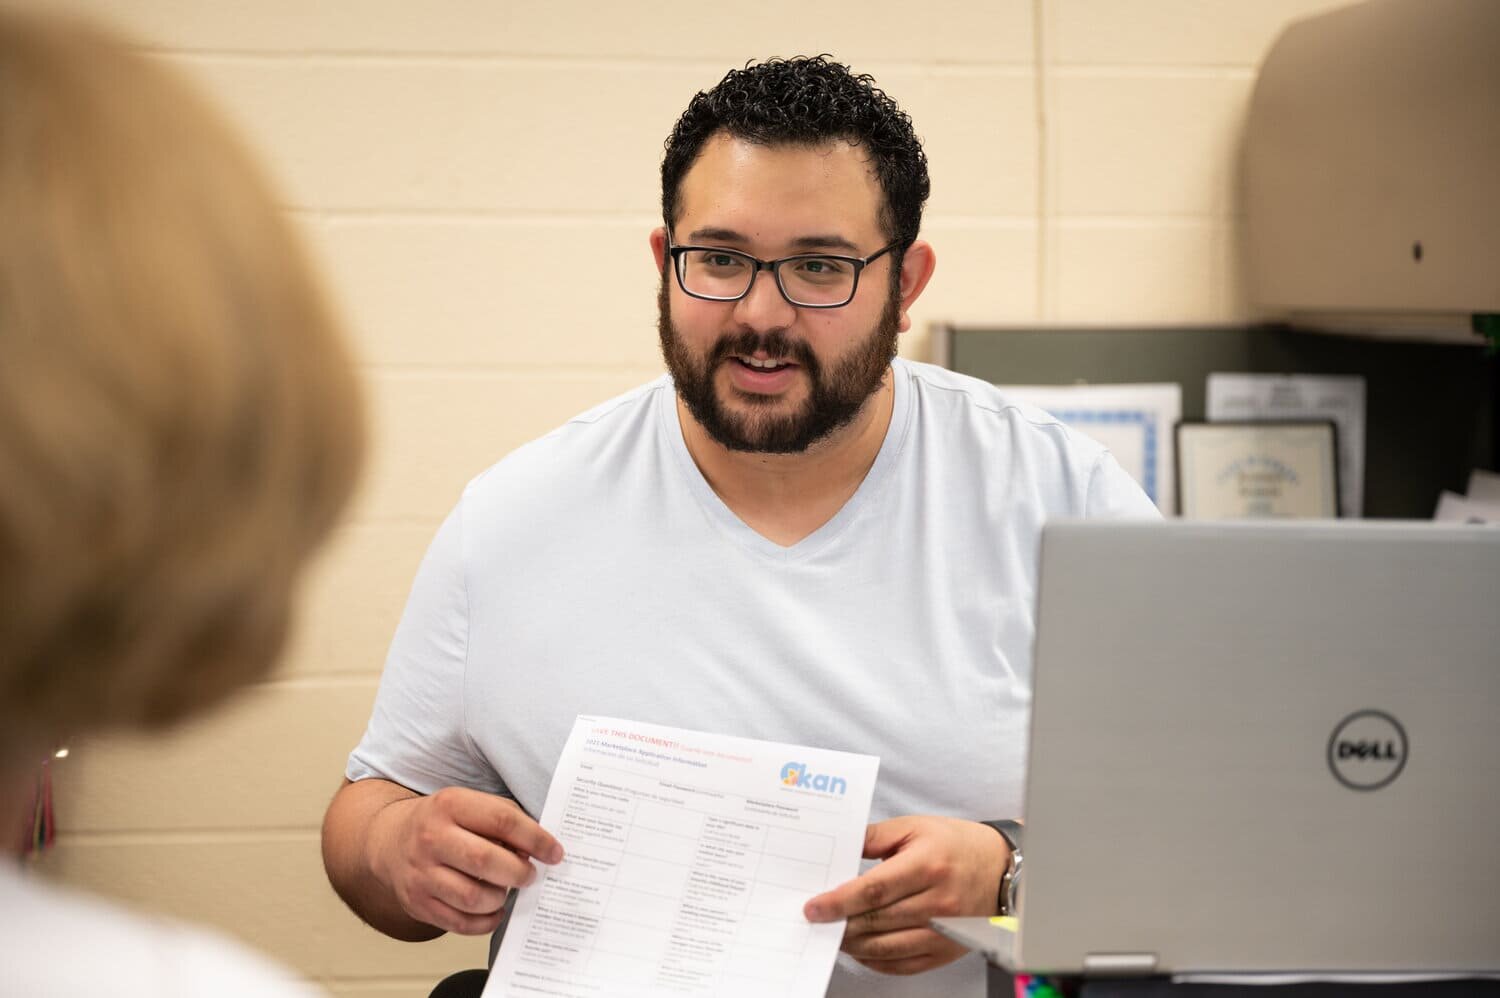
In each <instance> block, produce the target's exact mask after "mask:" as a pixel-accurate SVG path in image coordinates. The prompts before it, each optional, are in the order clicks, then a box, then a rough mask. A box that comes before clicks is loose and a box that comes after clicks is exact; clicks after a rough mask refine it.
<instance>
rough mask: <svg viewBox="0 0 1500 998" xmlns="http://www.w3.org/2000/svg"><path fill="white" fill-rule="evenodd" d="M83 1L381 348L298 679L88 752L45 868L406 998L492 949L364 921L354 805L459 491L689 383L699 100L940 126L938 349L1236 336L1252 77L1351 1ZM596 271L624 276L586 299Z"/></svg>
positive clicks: (287, 669) (914, 346) (933, 137)
mask: <svg viewBox="0 0 1500 998" xmlns="http://www.w3.org/2000/svg"><path fill="white" fill-rule="evenodd" d="M54 2H64V0H54ZM66 2H68V3H71V4H72V5H73V6H77V7H79V8H80V9H82V10H85V11H87V12H90V13H94V14H98V15H100V16H103V17H106V18H108V19H110V20H112V21H115V22H116V23H118V24H120V25H122V26H123V27H124V28H126V29H127V30H128V31H130V32H131V33H133V35H134V36H135V37H136V38H137V39H138V41H139V44H140V45H141V46H142V47H143V48H145V49H147V50H148V51H150V52H151V53H152V54H153V55H154V56H156V57H158V58H160V59H162V60H164V61H166V62H168V63H171V64H173V65H175V66H178V67H180V68H181V69H182V70H183V71H185V72H186V73H187V74H189V75H190V76H192V77H194V78H196V79H197V80H199V81H201V82H202V84H203V85H204V86H205V87H206V88H207V89H208V90H209V91H211V93H212V94H213V95H214V96H216V97H217V98H218V99H219V100H220V101H221V102H222V104H223V105H224V107H225V108H226V109H227V110H228V111H229V112H230V113H231V114H232V115H233V117H234V118H236V119H237V120H238V121H239V122H240V123H241V125H242V126H243V128H244V130H245V132H246V133H247V135H248V136H249V137H250V138H251V139H252V141H254V142H255V143H256V144H257V145H258V147H259V149H260V151H261V152H262V153H263V155H264V157H265V159H266V161H267V162H268V164H269V166H270V168H271V170H272V172H273V174H274V176H275V178H276V180H277V182H278V184H279V185H280V190H281V191H282V193H283V196H284V201H285V205H286V210H287V211H288V212H289V213H290V214H291V215H292V216H293V217H294V218H295V219H296V220H297V222H298V223H299V225H300V226H301V228H302V229H303V230H304V231H305V233H306V235H307V237H308V239H309V240H310V241H311V243H312V245H313V247H314V249H315V252H316V255H317V257H318V258H319V260H320V263H321V264H322V266H323V267H324V269H325V270H326V273H327V275H328V279H329V281H330V284H331V287H332V289H333V291H334V293H335V295H336V298H337V300H338V302H339V304H340V306H341V307H342V309H343V311H344V314H345V315H346V317H347V318H348V320H349V324H350V328H351V331H352V333H353V336H354V338H355V340H356V343H357V346H358V349H359V352H360V356H361V358H362V362H363V368H364V372H365V375H366V378H367V380H368V383H369V385H370V389H371V391H370V394H371V398H372V401H373V404H374V412H373V417H374V420H375V424H376V434H375V448H374V460H373V466H372V467H371V469H370V473H369V475H368V478H367V481H366V484H365V487H364V489H363V491H362V494H361V495H360V497H359V499H358V501H357V503H356V509H355V510H354V512H353V515H352V518H351V519H350V520H349V521H348V523H347V524H346V525H345V526H344V527H343V528H342V529H341V530H340V531H339V533H338V536H337V537H336V539H335V542H334V543H333V544H332V545H331V547H330V549H329V551H328V552H327V553H326V555H325V556H324V557H323V558H322V559H321V561H320V562H319V564H318V565H317V567H316V569H315V571H314V572H313V575H312V578H311V580H310V583H309V585H308V588H307V592H306V594H305V599H304V609H303V616H302V622H301V626H300V629H299V632H298V634H297V636H296V639H295V641H294V642H293V646H292V647H291V649H290V651H289V654H288V657H287V661H286V663H285V665H284V667H283V669H282V670H281V671H280V673H279V674H278V677H277V678H275V679H274V680H272V681H270V682H266V683H263V684H261V685H260V686H258V687H256V688H255V689H253V690H252V691H250V692H249V693H248V694H247V695H245V696H244V697H243V698H242V699H240V700H239V701H238V702H237V703H235V704H234V705H232V706H231V707H230V708H228V709H226V710H224V711H222V712H221V713H219V714H217V715H215V716H213V717H209V718H206V719H203V720H201V721H199V722H196V723H194V724H192V725H190V726H188V727H186V728H184V729H182V730H181V731H179V732H176V733H174V734H172V735H171V736H170V737H168V738H165V739H162V740H159V741H154V742H149V743H147V742H141V741H137V740H134V739H120V738H111V739H107V740H99V741H95V742H92V743H85V744H81V745H79V746H77V747H76V750H75V752H74V754H73V757H72V758H71V759H69V760H68V761H67V762H66V763H64V764H62V765H61V766H60V767H59V771H58V773H57V783H58V798H59V808H58V813H59V820H60V824H61V829H62V834H61V836H60V838H59V841H58V845H57V848H56V850H55V851H54V853H53V854H52V856H51V857H50V858H49V860H48V862H47V863H46V867H47V868H48V869H49V870H50V871H51V872H53V873H55V874H56V875H57V876H59V877H61V878H63V879H65V880H68V881H71V882H73V883H76V884H79V885H83V886H86V887H88V888H91V889H94V890H98V891H101V892H104V893H106V894H111V895H114V896H117V897H120V898H124V899H126V900H128V901H130V902H133V903H136V904H139V905H141V906H144V907H146V908H148V909H151V910H155V911H160V912H165V913H168V914H172V915H177V916H183V917H187V918H192V919H199V920H202V921H205V922H209V923H212V924H214V925H216V926H219V927H221V928H223V929H225V930H227V931H229V932H231V933H233V934H236V935H238V936H240V937H242V938H243V939H245V940H248V941H249V942H250V943H252V944H253V945H256V946H259V947H261V948H263V949H265V950H267V951H269V952H271V953H272V954H274V955H275V956H278V957H280V958H281V959H282V960H285V961H287V962H288V963H290V964H292V965H293V966H295V967H297V968H298V969H299V970H300V971H301V972H303V973H304V974H306V975H307V976H309V977H310V978H314V979H316V980H318V981H320V982H322V983H323V984H324V985H325V986H327V987H328V988H329V989H330V990H331V991H333V992H335V993H337V994H340V995H345V996H360V998H376V996H384V998H391V996H396V995H401V996H407V995H411V996H421V995H425V994H426V993H427V990H428V989H429V988H430V986H431V985H432V984H433V983H434V982H435V981H436V980H437V979H438V978H440V977H441V976H443V975H444V974H445V973H447V972H448V971H450V970H454V969H458V968H462V967H466V966H480V965H482V963H483V959H484V943H483V941H482V940H471V939H451V938H449V939H443V940H440V941H437V942H434V943H427V944H421V945H410V944H402V943H396V942H392V941H389V940H386V939H384V938H382V937H380V936H378V935H377V934H376V933H374V932H373V931H371V930H369V929H367V928H365V927H364V926H362V925H361V924H360V923H359V922H358V921H357V920H356V919H355V918H354V917H353V916H352V915H350V914H348V912H347V911H346V910H344V909H343V907H342V906H341V905H340V903H339V902H338V901H337V899H336V898H334V897H333V895H332V892H331V891H330V890H329V889H328V887H327V886H326V884H325V882H324V879H323V874H322V870H321V866H320V861H319V858H318V831H317V830H318V825H319V822H320V820H321V816H322V810H323V806H324V804H325V803H326V801H327V799H328V797H329V795H330V794H331V793H332V791H333V789H334V788H335V786H336V785H337V783H338V780H339V777H340V774H341V771H342V767H343V761H344V757H345V756H346V754H347V752H348V751H349V749H350V747H351V746H352V745H353V743H354V742H355V741H356V740H357V739H358V737H359V735H360V732H361V731H362V730H363V726H364V722H365V719H366V716H367V714H368V710H369V707H370V703H371V700H372V698H373V696H374V691H375V686H376V683H377V681H378V677H379V672H380V668H381V663H382V659H383V656H384V650H385V645H386V642H387V640H388V639H389V637H390V634H391V631H392V629H393V627H394V625H395V622H396V619H397V616H398V615H399V613H400V610H401V606H402V604H403V602H404V599H405V594H406V591H407V587H408V585H409V583H410V580H411V577H412V574H413V572H414V570H415V568H416V565H417V562H418V560H419V559H420V557H421V554H422V551H423V549H424V547H425V545H426V543H427V540H428V538H429V537H430V536H431V534H432V532H433V530H434V529H435V528H436V526H437V524H438V522H439V521H440V519H441V518H442V517H443V515H444V514H445V513H446V512H447V510H448V508H449V506H450V505H451V504H452V502H453V501H454V499H455V498H456V496H457V494H458V492H459V490H460V489H461V488H462V486H463V483H464V482H465V481H466V480H467V479H468V478H470V477H471V476H473V475H474V474H475V473H477V472H478V471H480V470H481V469H483V468H484V467H486V466H488V465H489V464H491V463H492V462H494V461H495V460H497V459H498V458H500V457H501V456H502V455H504V454H505V453H506V452H507V451H508V450H510V449H512V448H513V447H515V446H516V445H518V444H520V443H522V442H523V441H525V440H527V439H529V438H531V437H533V436H536V435H538V434H540V433H542V432H544V431H546V430H548V429H550V428H551V427H552V426H554V425H556V424H557V423H559V422H561V421H562V420H564V419H566V418H567V417H568V416H570V415H572V414H573V413H575V412H577V411H580V410H582V409H584V408H586V407H588V406H590V405H592V404H594V403H596V402H598V401H601V400H603V399H605V398H607V397H609V396H611V395H613V394H615V393H618V392H620V391H622V390H624V389H626V388H629V387H631V386H632V385H635V384H637V383H639V382H641V381H643V380H645V379H647V378H649V377H651V376H653V375H655V374H656V373H657V372H658V371H659V369H660V366H659V362H658V358H657V354H656V347H655V329H654V321H655V317H654V291H655V275H654V273H653V272H652V270H651V265H650V258H649V256H648V254H647V248H646V233H647V231H648V230H649V229H650V228H651V227H652V226H653V225H655V224H656V223H657V220H658V219H657V212H658V197H659V191H658V179H657V169H658V165H659V156H660V152H661V143H662V140H663V139H664V137H665V136H666V133H667V131H668V129H669V128H670V126H671V124H672V122H673V120H674V119H675V117H676V116H677V114H678V113H679V112H680V111H681V109H682V108H683V106H684V105H685V104H686V102H687V100H688V98H689V97H690V96H691V95H692V94H693V92H695V91H696V90H698V89H700V88H702V87H706V86H709V85H711V84H712V83H713V82H715V81H716V80H717V79H718V78H719V77H720V76H721V75H722V74H723V72H724V71H725V70H726V69H727V68H729V67H731V66H734V65H739V64H742V63H743V62H744V61H745V60H747V59H750V58H760V57H764V56H768V55H790V54H797V53H808V52H819V51H827V52H831V53H834V54H835V55H837V56H838V57H839V58H841V59H844V60H845V61H848V62H850V63H851V64H853V65H854V66H855V67H856V68H858V69H860V70H862V71H866V72H870V73H872V74H874V75H875V77H876V78H877V79H878V81H879V82H880V83H881V85H882V86H883V87H885V88H886V89H887V90H888V91H889V92H890V93H891V94H893V95H894V96H895V97H896V98H897V99H898V100H900V101H901V102H902V104H903V105H904V106H905V107H906V108H907V110H909V111H910V113H911V114H912V116H913V118H914V120H915V121H916V124H917V129H918V132H919V134H921V135H922V136H923V137H924V139H925V141H926V143H927V149H928V153H929V156H930V159H931V168H932V176H933V191H934V193H933V197H932V202H931V205H930V209H929V213H928V216H927V222H926V235H927V237H928V238H929V239H930V240H931V241H932V242H933V243H934V244H935V246H936V248H937V252H938V258H939V265H938V270H937V274H936V276H935V278H934V280H933V282H932V284H931V285H930V287H929V290H928V291H927V294H926V296H925V297H924V299H923V300H922V301H921V302H920V303H919V306H918V307H917V308H916V309H915V310H914V318H915V321H916V325H917V329H916V330H915V331H914V332H913V334H911V335H910V336H909V337H908V338H907V342H906V344H905V346H904V347H903V349H904V351H905V352H906V353H907V354H909V355H912V356H916V357H919V358H920V357H924V356H926V353H927V334H926V328H927V326H928V325H929V324H931V323H934V322H942V321H957V322H970V323H1032V324H1049V323H1099V324H1111V323H1118V324H1129V323H1145V322H1150V323H1175V322H1181V323H1213V322H1229V321H1234V320H1237V319H1241V318H1243V317H1245V316H1246V314H1247V307H1246V304H1245V301H1244V298H1243V294H1242V292H1241V289H1240V285H1239V283H1238V281H1237V279H1236V273H1237V269H1238V265H1237V262H1236V249H1235V247H1236V244H1237V239H1238V233H1239V230H1240V222H1241V220H1240V217H1239V214H1238V209H1237V206H1236V200H1237V199H1236V168H1235V164H1236V161H1237V150H1238V141H1239V137H1240V134H1241V130H1242V122H1243V118H1244V112H1245V108H1246V104H1247V101H1248V97H1249V94H1250V90H1251V86H1252V84H1253V80H1254V74H1255V68H1256V66H1257V64H1258V62H1259V60H1260V59H1261V57H1262V55H1263V54H1264V52H1265V50H1266V48H1267V46H1268V45H1269V44H1270V42H1271V41H1272V39H1274V37H1275V36H1276V34H1277V32H1278V31H1279V30H1280V29H1281V27H1282V26H1283V25H1285V24H1286V23H1288V22H1289V21H1291V20H1293V19H1295V18H1297V17H1300V16H1303V15H1305V14H1308V13H1312V12H1316V11H1318V10H1321V9H1325V8H1327V7H1331V6H1336V5H1338V3H1339V0H989V2H981V3H974V2H972V0H928V2H926V3H924V4H920V5H915V6H914V5H912V4H910V3H908V2H905V0H870V2H866V3H863V4H860V5H857V6H851V7H836V8H819V9H816V10H813V9H810V8H809V7H808V6H807V5H806V4H805V3H794V2H790V0H768V2H765V3H759V4H739V5H733V4H731V5H719V6H718V7H716V8H714V10H713V12H712V15H711V16H709V17H707V18H705V15H704V12H703V9H702V8H701V7H694V6H684V5H681V4H657V3H644V2H636V0H628V2H627V0H621V2H604V0H596V2H589V0H553V2H544V0H526V2H522V0H428V2H424V3H412V2H409V0H317V2H312V3H309V2H305V0H257V2H255V3H241V2H239V0H66ZM810 12H811V13H812V14H814V15H816V17H815V18H814V19H815V20H821V21H823V22H825V23H822V24H809V23H808V22H809V13H810ZM164 153H166V154H170V150H164ZM581 248H586V249H581ZM584 258H586V259H587V260H589V261H590V263H591V264H593V265H596V266H603V267H604V268H605V271H606V273H604V274H603V275H602V276H600V277H598V278H596V279H593V280H591V282H590V286H589V288H588V289H587V290H586V291H584V290H580V289H579V288H578V287H577V285H576V283H575V279H574V276H573V275H574V274H575V272H576V268H575V267H574V266H573V263H574V261H576V260H578V259H584ZM549 263H550V264H551V265H550V266H549Z"/></svg>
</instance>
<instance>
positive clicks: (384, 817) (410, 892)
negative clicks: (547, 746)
mask: <svg viewBox="0 0 1500 998" xmlns="http://www.w3.org/2000/svg"><path fill="white" fill-rule="evenodd" d="M370 847H371V850H372V851H371V856H370V863H371V870H372V871H373V872H374V874H375V875H376V877H378V878H379V879H380V880H381V881H382V882H384V883H385V884H386V885H387V886H389V888H390V889H391V890H392V891H393V892H394V893H395V895H396V899H397V900H398V901H399V902H400V903H401V907H402V908H403V909H405V911H406V913H407V914H408V915H410V916H411V917H412V918H415V919H416V920H417V921H419V922H426V923H427V924H428V925H433V926H436V927H437V928H440V929H446V930H447V931H449V932H459V933H462V934H464V935H469V936H477V935H483V934H485V933H489V932H493V931H494V930H495V928H496V927H497V926H499V924H500V920H501V919H502V918H503V917H504V914H505V895H506V893H507V891H508V890H509V889H510V888H512V887H525V886H526V885H527V884H529V883H531V882H532V880H534V879H535V878H536V870H535V868H534V867H532V865H531V863H530V862H529V860H530V858H531V857H535V858H536V859H538V860H540V861H541V862H543V863H548V864H552V863H559V862H561V861H562V858H563V848H562V845H561V843H559V842H558V841H557V840H556V839H555V838H553V837H552V836H551V835H550V834H549V833H548V832H547V831H546V830H544V829H543V828H542V826H541V825H538V824H537V823H536V822H535V821H533V820H532V819H531V818H529V817H527V816H526V814H525V812H523V811H522V810H521V809H520V808H519V807H518V806H516V804H515V803H514V802H512V801H510V800H507V799H506V798H504V797H496V796H494V795H492V794H487V793H483V792H481V791H478V790H466V789H464V788H462V787H449V788H447V789H445V790H439V791H438V792H437V793H435V794H433V795H431V796H430V797H413V798H411V799H410V800H403V801H397V802H395V803H393V804H390V805H389V806H387V807H384V808H382V809H381V811H380V813H379V814H378V815H376V818H375V825H374V827H372V828H371V829H370Z"/></svg>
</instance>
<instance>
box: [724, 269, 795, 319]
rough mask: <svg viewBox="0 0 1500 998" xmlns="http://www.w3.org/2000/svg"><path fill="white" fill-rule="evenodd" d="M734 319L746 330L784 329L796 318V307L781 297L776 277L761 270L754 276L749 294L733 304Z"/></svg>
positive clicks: (767, 271)
mask: <svg viewBox="0 0 1500 998" xmlns="http://www.w3.org/2000/svg"><path fill="white" fill-rule="evenodd" d="M734 317H735V319H736V320H738V321H739V322H740V323H741V324H743V325H744V326H745V327H746V328H748V329H756V330H769V329H785V328H786V327H787V326H790V325H791V324H792V321H793V320H794V319H796V318H797V306H795V305H793V304H792V303H791V302H789V301H787V300H786V299H785V298H784V297H782V294H781V289H780V288H779V287H777V286H776V275H775V274H773V273H771V272H770V271H769V270H763V271H761V272H760V273H758V274H756V275H755V280H754V282H753V283H751V285H750V293H749V294H747V295H745V297H743V298H741V299H740V300H739V301H737V302H735V304H734Z"/></svg>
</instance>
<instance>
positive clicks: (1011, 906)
mask: <svg viewBox="0 0 1500 998" xmlns="http://www.w3.org/2000/svg"><path fill="white" fill-rule="evenodd" d="M980 824H981V825H989V826H990V827H991V828H993V829H994V830H995V831H997V832H999V833H1000V837H1001V838H1003V839H1004V840H1005V844H1006V845H1008V846H1010V863H1009V864H1008V865H1007V866H1006V867H1005V872H1004V873H1003V874H1001V875H1000V898H999V901H998V902H997V903H996V905H995V908H996V911H997V913H998V914H1001V915H1014V914H1016V913H1017V912H1018V911H1019V910H1020V904H1019V901H1020V889H1021V829H1022V825H1021V823H1020V822H1019V821H1011V820H1008V819H1007V820H1004V821H981V822H980Z"/></svg>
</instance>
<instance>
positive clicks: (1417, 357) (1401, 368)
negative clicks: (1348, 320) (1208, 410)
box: [934, 326, 1500, 519]
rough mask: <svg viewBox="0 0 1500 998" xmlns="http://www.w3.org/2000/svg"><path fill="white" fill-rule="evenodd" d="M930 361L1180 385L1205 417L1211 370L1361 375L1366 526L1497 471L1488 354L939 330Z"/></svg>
mask: <svg viewBox="0 0 1500 998" xmlns="http://www.w3.org/2000/svg"><path fill="white" fill-rule="evenodd" d="M934 344H935V346H934V352H935V356H934V359H935V360H936V361H937V362H938V363H941V364H944V365H945V366H947V367H951V368H952V369H954V370H955V371H959V372H962V373H964V374H970V375H973V376H975V377H978V378H983V379H984V380H986V381H991V382H997V383H1008V384H1038V385H1052V384H1073V383H1076V382H1080V381H1083V382H1089V383H1095V384H1109V383H1116V384H1118V383H1129V382H1164V381H1175V382H1177V383H1179V384H1180V385H1182V414H1183V418H1184V419H1187V420H1197V419H1202V418H1203V415H1204V385H1205V382H1206V379H1207V376H1208V375H1209V373H1210V372H1213V371H1238V372H1253V373H1264V374H1270V373H1282V374H1358V375H1362V376H1363V377H1364V378H1365V381H1366V399H1365V405H1366V448H1365V451H1366V452H1365V516H1367V517H1403V518H1417V519H1426V518H1428V517H1430V516H1432V512H1433V509H1434V508H1435V507H1436V505H1437V497H1438V493H1439V492H1441V491H1442V490H1443V489H1451V490H1453V491H1455V492H1463V491H1464V488H1465V486H1466V483H1467V481H1468V476H1469V471H1470V470H1471V469H1473V468H1476V467H1478V468H1485V469H1488V470H1494V469H1495V468H1496V438H1497V436H1500V433H1497V430H1496V415H1497V407H1496V396H1497V394H1500V390H1497V381H1500V364H1497V358H1495V357H1491V356H1488V355H1486V353H1485V350H1484V347H1483V346H1481V345H1478V344H1477V343H1476V345H1475V346H1473V347H1469V346H1453V345H1447V344H1437V343H1407V342H1398V341H1393V340H1384V339H1367V338H1360V337H1349V336H1335V335H1326V334H1318V333H1309V332H1303V331H1299V330H1293V329H1289V328H1286V327H1283V326H1229V327H1222V326H1221V327H1198V328H1192V327H1172V328H1158V329H1146V328H1129V329H1126V328H1120V329H1115V328H1091V329H1036V328H977V327H941V328H939V329H937V330H935V335H934Z"/></svg>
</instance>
